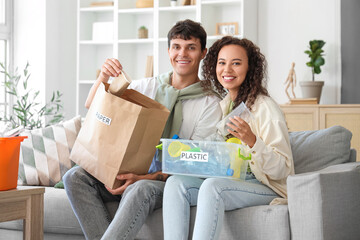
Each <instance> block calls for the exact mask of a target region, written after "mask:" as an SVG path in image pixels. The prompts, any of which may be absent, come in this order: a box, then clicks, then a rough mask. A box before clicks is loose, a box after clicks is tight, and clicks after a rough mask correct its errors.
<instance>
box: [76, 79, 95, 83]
mask: <svg viewBox="0 0 360 240" xmlns="http://www.w3.org/2000/svg"><path fill="white" fill-rule="evenodd" d="M95 81H96V80H79V84H94V82H95Z"/></svg>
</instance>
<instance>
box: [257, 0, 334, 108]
mask: <svg viewBox="0 0 360 240" xmlns="http://www.w3.org/2000/svg"><path fill="white" fill-rule="evenodd" d="M258 11H259V12H258V16H259V26H258V27H259V28H258V31H259V32H258V44H259V46H260V48H261V51H262V52H263V53H264V54H265V56H266V58H267V61H268V66H269V69H268V74H269V82H268V89H269V92H270V94H271V96H272V97H273V98H274V99H275V100H276V101H277V102H278V103H286V102H288V99H287V97H286V94H285V86H284V82H285V80H286V78H287V75H288V73H289V70H290V67H291V62H295V72H296V76H297V79H298V81H310V80H311V70H310V68H309V67H307V66H306V62H307V61H308V56H307V55H306V54H305V53H304V51H305V50H306V48H307V46H308V44H309V43H308V42H309V40H313V39H322V40H324V41H325V42H326V44H325V46H324V48H323V49H324V51H325V65H324V66H323V67H322V68H321V69H322V72H321V74H320V75H316V76H315V80H319V81H321V80H322V81H325V85H324V88H323V92H322V96H321V101H320V103H322V104H335V103H340V88H341V48H340V0H291V1H289V0H259V10H258ZM295 94H296V97H298V98H299V97H302V95H301V90H300V86H299V84H297V86H296V88H295Z"/></svg>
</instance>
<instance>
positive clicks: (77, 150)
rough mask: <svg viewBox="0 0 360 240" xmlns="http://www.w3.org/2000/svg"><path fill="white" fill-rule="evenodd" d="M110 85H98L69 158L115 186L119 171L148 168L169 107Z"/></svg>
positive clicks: (135, 171)
mask: <svg viewBox="0 0 360 240" xmlns="http://www.w3.org/2000/svg"><path fill="white" fill-rule="evenodd" d="M108 87H109V86H108V84H104V83H103V84H101V85H100V86H99V88H98V90H97V92H96V94H95V97H94V99H93V102H92V104H91V106H90V109H89V111H88V113H87V115H86V118H85V122H84V124H83V126H82V128H81V130H80V132H79V134H78V137H77V139H76V141H75V144H74V146H73V149H72V151H71V156H70V158H71V160H73V161H74V162H75V163H77V164H78V165H79V166H81V167H82V168H84V169H85V170H86V171H87V172H88V173H90V174H91V175H93V176H94V177H95V178H97V179H98V180H99V181H101V182H102V183H104V184H105V185H106V186H108V187H110V188H112V189H114V188H117V187H119V186H121V182H120V181H119V180H117V179H116V176H117V175H118V174H119V173H128V172H130V173H135V174H146V173H147V172H148V170H149V167H150V165H151V161H152V159H153V156H154V154H155V150H156V149H155V146H156V145H157V144H158V143H159V140H160V137H161V135H162V132H163V129H164V127H165V124H166V121H167V118H168V116H169V110H168V109H167V108H166V107H164V106H163V105H161V104H160V103H158V102H156V101H154V100H152V99H150V98H148V97H146V96H144V95H142V94H141V93H139V92H137V91H135V90H129V89H127V90H125V91H124V93H123V94H122V95H121V97H117V96H115V95H112V94H110V93H108V92H107V90H108Z"/></svg>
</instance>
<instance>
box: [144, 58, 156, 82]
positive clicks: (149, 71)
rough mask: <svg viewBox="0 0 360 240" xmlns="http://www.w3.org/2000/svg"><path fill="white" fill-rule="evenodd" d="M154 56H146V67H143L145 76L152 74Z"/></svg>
mask: <svg viewBox="0 0 360 240" xmlns="http://www.w3.org/2000/svg"><path fill="white" fill-rule="evenodd" d="M153 69H154V57H153V56H147V58H146V68H145V77H146V78H148V77H153V76H154V72H153Z"/></svg>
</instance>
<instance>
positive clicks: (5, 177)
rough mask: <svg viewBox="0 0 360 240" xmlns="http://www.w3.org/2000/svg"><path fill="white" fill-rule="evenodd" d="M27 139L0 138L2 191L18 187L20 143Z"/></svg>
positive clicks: (0, 184)
mask: <svg viewBox="0 0 360 240" xmlns="http://www.w3.org/2000/svg"><path fill="white" fill-rule="evenodd" d="M25 138H27V137H26V136H21V137H9V138H0V153H1V154H0V191H3V190H9V189H14V188H16V187H17V179H18V171H19V153H20V143H21V142H22V141H23V140H24V139H25Z"/></svg>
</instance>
